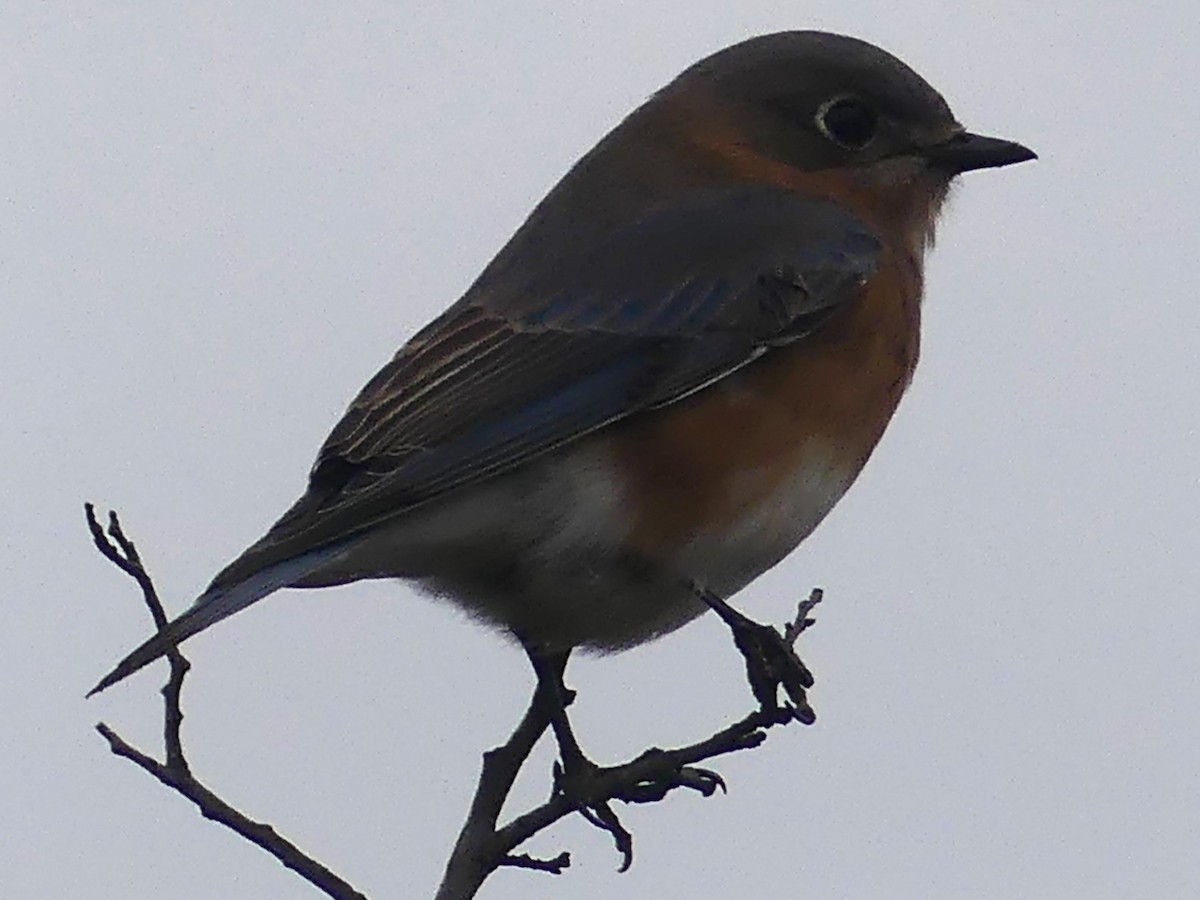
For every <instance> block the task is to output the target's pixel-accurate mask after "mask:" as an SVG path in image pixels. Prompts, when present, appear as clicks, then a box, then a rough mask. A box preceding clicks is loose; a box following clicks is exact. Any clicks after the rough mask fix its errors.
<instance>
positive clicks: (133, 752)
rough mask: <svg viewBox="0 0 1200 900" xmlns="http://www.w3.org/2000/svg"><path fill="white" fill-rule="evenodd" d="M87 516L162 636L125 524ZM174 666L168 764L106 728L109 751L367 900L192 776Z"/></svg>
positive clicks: (356, 899) (274, 851)
mask: <svg viewBox="0 0 1200 900" xmlns="http://www.w3.org/2000/svg"><path fill="white" fill-rule="evenodd" d="M84 511H85V513H86V515H87V522H88V528H89V529H90V531H91V533H92V540H93V541H94V542H95V544H96V547H97V549H99V551H100V552H101V553H102V554H104V556H105V558H107V559H108V560H110V561H111V562H112V563H113V564H114V565H116V566H117V568H119V569H120V570H121V571H122V572H124V573H125V574H126V575H128V576H129V577H130V578H132V579H133V580H134V581H136V582H137V583H138V586H139V587H141V589H142V597H143V599H144V600H145V603H146V606H147V608H148V609H149V610H150V615H151V616H153V617H154V623H155V625H156V626H157V627H158V629H159V630H162V628H164V627H165V626H166V624H167V617H166V614H165V612H164V611H163V607H162V603H161V601H160V600H159V599H158V592H157V591H156V590H155V588H154V582H153V581H152V580H151V578H150V575H149V573H147V571H146V568H145V566H144V565H143V564H142V560H141V557H140V556H139V555H138V552H137V548H136V547H135V546H134V544H133V542H132V541H131V540H129V539H128V538H127V537H126V536H125V534H124V532H123V531H122V530H121V523H120V520H119V519H118V518H117V514H116V513H115V512H110V513H109V514H108V531H107V533H105V530H104V529H103V528H102V527H101V525H100V523H99V522H98V521H97V519H96V510H95V508H94V507H93V506H92V504H90V503H87V504H85V505H84ZM167 659H168V660H169V661H170V664H171V675H170V678H169V679H168V681H167V683H166V685H165V686H164V687H163V689H162V695H163V707H164V711H163V736H164V742H165V744H166V762H165V763H164V762H159V761H158V760H156V759H154V757H152V756H148V755H146V754H145V753H142V752H141V751H140V750H138V749H137V748H136V747H134V746H132V745H131V744H129V743H127V742H126V741H125V740H124V739H123V738H122V737H121V736H120V735H119V734H117V733H116V732H115V731H114V730H113V729H112V728H110V727H109V726H108V725H106V724H105V723H104V722H100V723H98V724H97V725H96V730H97V731H98V732H100V734H101V735H102V736H103V737H104V739H105V740H106V741H108V746H109V749H110V750H111V751H112V752H113V753H114V754H116V755H117V756H120V757H123V758H124V759H128V760H129V761H130V762H132V763H134V764H135V765H137V766H138V767H140V768H141V769H144V770H145V771H146V772H149V773H150V774H151V775H153V776H154V777H155V778H157V779H158V780H159V781H160V782H162V783H163V784H165V785H166V786H167V787H169V788H171V789H172V790H174V791H176V792H177V793H179V794H182V795H183V796H184V797H186V798H187V799H189V800H191V801H192V802H193V803H194V804H196V806H197V808H198V809H199V810H200V813H201V815H203V816H204V817H205V818H206V819H211V820H212V821H214V822H219V823H220V824H222V825H224V826H226V827H227V828H230V829H232V830H233V831H235V832H237V833H238V834H240V835H241V836H242V837H244V838H245V839H246V840H248V841H250V842H251V843H253V844H255V845H256V846H258V847H261V848H262V849H263V850H266V851H267V852H268V853H270V854H271V855H272V856H274V857H275V858H276V859H277V860H279V862H281V863H283V865H285V866H286V867H287V868H289V869H291V870H292V871H293V872H295V873H296V874H297V875H299V876H300V877H301V878H303V879H305V880H306V881H308V882H309V883H310V884H312V885H313V886H314V887H316V888H318V889H319V890H321V891H324V892H325V894H327V895H328V896H330V897H333V898H335V900H366V895H364V894H361V893H359V892H358V891H356V890H355V889H354V888H353V887H351V886H350V885H349V884H348V883H346V882H345V881H344V880H342V879H341V878H339V877H338V876H337V875H335V874H334V873H333V872H331V871H329V869H327V868H325V866H323V865H321V864H320V863H319V862H317V861H316V860H315V859H313V858H312V857H310V856H308V855H307V854H305V853H304V852H303V851H302V850H300V848H299V847H297V846H296V845H295V844H293V843H292V842H291V841H289V840H287V839H286V838H284V837H283V836H281V835H280V834H279V833H278V832H277V831H275V829H274V828H272V827H271V826H270V825H267V824H266V823H263V822H256V821H254V820H253V819H250V818H248V817H247V816H245V815H244V814H242V813H241V812H240V811H239V810H237V809H235V808H234V807H232V806H230V805H229V804H228V803H226V802H225V801H224V800H222V799H221V798H220V797H218V796H217V795H216V794H214V793H213V792H212V791H210V790H209V789H208V788H207V787H205V786H204V785H203V784H201V783H200V782H199V781H197V780H196V778H195V777H194V776H193V775H192V773H191V769H190V768H189V766H188V763H187V759H186V757H185V756H184V752H183V742H182V740H181V739H180V726H181V725H182V723H183V711H182V707H181V705H180V693H181V691H182V689H183V679H184V676H185V675H187V672H188V669H189V668H190V663H189V662H188V661H187V660H186V659H185V658H184V656H183V654H181V653H180V652H179V650H178V649H172V650H171V651H169V652H168V653H167Z"/></svg>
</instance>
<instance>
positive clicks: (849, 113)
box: [817, 97, 879, 150]
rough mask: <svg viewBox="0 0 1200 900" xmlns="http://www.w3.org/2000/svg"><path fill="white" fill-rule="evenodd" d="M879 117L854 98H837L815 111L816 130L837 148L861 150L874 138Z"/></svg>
mask: <svg viewBox="0 0 1200 900" xmlns="http://www.w3.org/2000/svg"><path fill="white" fill-rule="evenodd" d="M878 123H879V117H878V116H877V115H876V114H875V110H873V109H871V107H869V106H867V104H865V103H863V102H862V101H861V100H857V99H855V98H854V97H837V98H835V99H833V100H830V101H828V102H826V103H824V104H822V105H821V108H820V109H819V110H817V128H819V129H820V130H821V134H823V135H825V137H827V138H829V139H830V140H831V141H833V142H834V143H835V144H837V145H838V146H839V147H843V148H845V149H846V150H861V149H862V148H863V147H865V146H867V144H869V143H871V138H873V137H875V126H876V125H877V124H878Z"/></svg>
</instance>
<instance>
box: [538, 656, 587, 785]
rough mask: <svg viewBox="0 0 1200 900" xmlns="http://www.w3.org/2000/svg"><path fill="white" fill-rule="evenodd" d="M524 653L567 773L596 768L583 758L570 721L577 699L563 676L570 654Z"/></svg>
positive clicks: (572, 773) (571, 773)
mask: <svg viewBox="0 0 1200 900" xmlns="http://www.w3.org/2000/svg"><path fill="white" fill-rule="evenodd" d="M525 652H526V653H528V654H529V661H530V663H532V664H533V671H534V674H536V675H537V682H538V683H537V692H538V694H539V696H540V697H541V702H542V703H543V704H545V710H546V714H547V716H549V718H550V727H551V728H553V729H554V737H555V739H556V740H557V741H558V752H559V756H560V757H561V758H562V767H563V771H564V773H566V774H568V775H574V774H575V773H582V772H584V771H586V770H588V769H594V768H596V765H595V763H593V762H592V761H591V760H589V759H588V758H587V757H586V756H584V754H583V750H582V749H580V747H579V741H578V740H576V739H575V732H574V731H572V730H571V722H570V720H569V719H568V718H567V707H568V706H570V705H571V703H572V702H574V700H575V692H574V691H572V690H571V689H569V688H568V687H567V686H566V684H565V683H564V682H563V673H564V672H565V671H566V669H567V658H568V657H569V656H570V653H571V651H570V650H561V651H553V652H551V651H544V650H539V649H537V648H534V647H530V646H528V645H527V646H526V647H525Z"/></svg>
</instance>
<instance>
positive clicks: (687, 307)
mask: <svg viewBox="0 0 1200 900" xmlns="http://www.w3.org/2000/svg"><path fill="white" fill-rule="evenodd" d="M536 237H537V236H536V234H535V238H536ZM553 243H554V248H553V252H549V251H547V252H543V251H542V247H541V246H540V242H539V240H537V239H532V240H531V239H529V237H528V235H527V234H525V235H524V238H523V233H518V235H517V237H516V238H514V240H513V241H512V242H510V244H509V246H508V247H506V248H505V250H504V251H502V252H501V254H500V255H499V256H498V257H497V259H496V260H495V261H494V262H493V263H492V265H490V266H489V267H488V269H487V270H486V271H485V272H484V274H483V275H482V276H481V277H480V279H479V281H477V282H476V283H475V284H474V285H473V286H472V287H471V289H470V290H469V291H468V292H467V293H466V295H465V296H464V297H463V298H462V299H461V300H460V301H459V302H458V303H456V304H455V305H454V306H452V307H451V308H450V309H448V310H447V311H446V312H445V313H444V314H443V315H442V316H441V317H439V318H438V319H437V320H435V321H434V322H433V323H431V324H430V325H429V326H428V327H426V328H425V329H424V330H422V331H421V332H419V333H418V334H417V335H416V336H415V337H414V338H413V339H412V340H411V341H410V342H409V343H408V344H406V345H405V346H404V347H403V348H402V349H401V350H400V351H399V353H397V355H396V356H395V358H394V359H393V360H392V361H391V362H389V363H388V364H387V365H386V366H385V367H384V368H383V370H382V371H380V372H379V373H378V374H377V375H376V376H375V377H374V378H373V379H372V380H371V381H370V383H368V384H367V386H366V387H365V388H364V389H363V390H362V392H361V393H360V394H359V395H358V397H357V398H356V399H355V400H354V402H353V403H352V404H351V405H350V408H349V409H348V410H347V412H346V414H345V416H344V417H343V418H342V420H341V421H340V422H339V423H338V424H337V426H336V427H335V428H334V430H333V433H332V434H331V435H330V436H329V439H328V440H327V441H326V443H325V445H324V446H323V447H322V449H321V451H320V454H319V455H318V458H317V462H316V464H315V465H314V467H313V471H312V474H311V476H310V481H309V488H308V491H307V493H306V494H305V495H304V496H303V497H302V498H301V499H300V500H299V501H298V502H297V503H296V504H295V506H293V507H292V509H291V510H289V511H288V512H287V513H286V514H285V515H284V516H283V517H282V518H281V519H280V520H279V522H278V523H276V525H275V526H274V527H273V528H272V529H271V530H270V532H268V533H267V535H266V536H264V537H263V538H262V539H261V540H260V541H259V542H258V543H256V544H254V545H253V546H252V547H250V548H249V549H248V550H247V551H246V552H245V553H243V554H242V556H240V557H239V558H238V559H237V560H235V561H234V562H233V563H232V564H230V565H229V566H228V567H227V568H226V569H225V570H224V571H222V572H221V573H220V574H219V575H218V576H217V577H216V579H214V581H213V584H212V585H211V586H210V587H209V589H208V590H207V591H206V592H205V593H204V594H203V595H202V596H201V597H200V598H199V599H198V600H197V601H196V603H195V605H194V606H193V607H192V608H191V609H190V610H188V611H187V612H186V613H184V614H183V615H182V616H181V617H180V618H179V619H177V620H175V621H174V622H172V623H171V625H169V626H168V628H167V629H165V630H164V631H162V632H160V633H159V634H158V635H157V636H156V637H155V638H152V639H151V640H150V641H147V642H146V644H144V645H143V646H142V647H139V648H138V649H137V650H135V651H134V653H132V654H130V656H129V657H127V658H126V659H125V660H124V661H123V662H122V663H121V664H120V665H119V666H118V667H117V668H116V669H115V670H114V671H113V673H111V674H110V675H109V676H108V677H106V678H105V679H104V681H102V682H101V684H100V685H99V686H98V687H97V690H99V689H102V688H103V687H105V686H107V685H108V684H111V683H113V682H114V681H117V680H120V679H121V678H122V677H124V676H125V675H127V674H129V673H130V672H133V671H135V670H136V669H138V668H140V667H141V666H142V665H144V664H145V663H147V662H149V661H150V660H152V659H154V658H156V657H157V656H159V655H161V654H162V653H163V652H165V651H166V649H168V648H169V647H170V646H173V645H174V644H176V643H178V642H179V641H181V640H183V639H184V638H185V637H188V636H189V635H191V634H195V633H196V632H198V631H200V630H202V629H204V628H206V627H208V626H209V625H211V624H213V623H214V622H216V621H219V620H220V619H223V618H225V617H226V616H229V615H232V614H233V613H234V612H237V611H238V610H239V609H243V608H245V607H246V606H249V605H250V604H251V603H253V602H255V601H256V600H258V599H260V598H261V597H263V596H266V595H267V594H269V593H271V592H273V591H275V590H277V589H278V588H280V587H285V586H287V585H289V584H294V583H296V582H298V581H300V580H302V579H303V578H304V577H305V576H306V575H308V574H309V573H311V572H313V571H315V570H316V569H318V568H320V567H321V566H322V565H324V564H326V563H327V562H329V561H330V560H332V559H335V558H336V557H337V555H338V553H339V552H340V551H341V547H342V546H343V545H344V544H345V542H347V541H348V540H350V539H352V538H354V537H356V536H358V535H360V534H361V533H362V532H363V531H365V530H367V529H369V528H371V527H373V526H375V525H377V524H379V523H380V522H382V521H384V520H387V519H389V518H391V517H394V516H397V515H400V514H403V513H404V512H405V511H406V510H409V509H412V508H413V507H415V506H417V505H419V504H422V503H425V502H428V501H429V500H431V499H434V498H436V497H438V496H440V495H442V494H445V493H446V492H448V491H453V490H456V489H458V488H461V487H463V486H464V485H467V484H470V483H472V482H477V481H479V480H482V479H486V478H490V477H493V476H495V475H497V474H500V473H502V472H505V471H507V470H509V469H512V468H513V467H515V466H518V465H520V464H522V463H523V462H526V461H528V460H530V459H531V458H533V457H536V456H538V455H540V454H543V453H546V452H548V451H549V450H551V449H553V448H555V447H559V446H561V445H563V444H566V443H568V442H570V441H574V440H577V439H578V438H580V437H581V436H583V435H586V434H589V433H591V432H593V431H595V430H597V429H599V428H602V427H604V426H605V425H607V424H609V423H611V422H614V421H616V420H618V419H621V418H624V417H626V416H630V415H633V414H635V413H637V412H639V411H642V410H646V409H649V408H653V407H656V406H661V405H663V404H668V403H671V402H674V401H675V400H678V399H679V398H681V397H684V396H686V395H688V394H690V393H692V392H694V391H696V390H698V389H700V388H702V387H703V386H705V385H706V384H709V383H711V382H712V381H714V380H716V379H719V378H721V377H722V376H724V375H727V374H728V373H730V372H732V371H734V370H736V369H738V368H740V367H741V366H743V365H746V364H747V363H748V362H750V361H751V360H753V359H755V358H756V357H757V356H760V355H762V354H763V353H766V352H770V349H771V348H772V347H773V346H777V345H780V344H783V343H787V342H792V341H796V340H801V339H803V337H804V335H806V334H808V333H810V332H811V331H812V330H814V329H816V328H819V327H820V324H821V323H822V322H823V321H824V320H825V319H826V318H827V317H828V316H829V315H831V314H832V313H833V312H834V311H835V310H836V309H837V308H838V307H839V306H841V305H843V304H844V303H846V302H847V301H849V300H850V299H852V298H853V297H854V296H856V294H857V293H858V290H859V288H860V286H861V285H862V283H863V282H864V281H865V280H866V279H867V278H868V277H869V276H870V275H871V274H872V272H874V270H875V267H876V265H877V262H878V256H879V252H880V245H879V242H878V240H877V239H876V237H875V236H874V234H872V233H871V231H870V230H869V229H868V228H867V227H866V226H865V225H864V224H863V223H862V222H860V221H859V220H857V219H856V218H854V217H853V216H852V215H850V214H849V213H848V212H846V211H845V210H844V209H842V208H840V207H838V206H835V205H833V204H831V203H827V202H824V201H820V200H814V199H808V198H803V197H800V196H797V195H795V194H793V193H791V192H787V191H782V190H778V189H774V188H769V187H751V188H746V187H741V188H732V189H722V190H711V191H698V192H692V193H691V194H689V196H688V197H687V198H686V199H685V200H682V201H678V202H673V203H671V204H668V205H664V206H662V207H659V208H656V209H653V210H651V211H650V212H649V213H647V214H646V215H644V216H643V217H642V218H640V219H639V220H637V221H635V222H632V223H630V224H628V225H626V226H624V227H622V228H619V229H616V230H614V231H613V232H612V233H611V234H609V235H608V236H607V238H606V239H604V240H600V241H595V240H592V241H581V242H579V243H578V244H577V245H573V244H572V243H571V241H570V240H569V239H567V240H560V241H555V242H553Z"/></svg>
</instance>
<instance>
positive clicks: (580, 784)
mask: <svg viewBox="0 0 1200 900" xmlns="http://www.w3.org/2000/svg"><path fill="white" fill-rule="evenodd" d="M571 757H572V758H571V761H570V763H569V764H568V763H566V762H556V763H555V764H554V789H555V792H556V793H559V794H561V795H562V796H563V797H564V798H565V799H566V800H567V801H568V802H569V803H570V804H571V805H572V806H573V807H574V808H575V810H576V811H577V812H578V813H579V814H580V815H582V816H583V817H584V818H585V819H587V820H588V822H590V823H591V824H592V825H594V826H596V827H597V828H599V829H600V830H602V831H606V832H608V834H609V835H610V836H611V837H612V839H613V843H614V844H615V845H616V848H617V852H618V853H620V854H621V866H620V871H622V872H624V871H626V870H627V869H628V868H629V866H630V865H631V864H632V863H633V835H632V834H630V832H629V830H628V829H627V828H625V826H624V825H623V824H621V820H620V818H619V817H618V816H617V814H616V812H615V811H614V810H613V808H612V801H613V800H620V801H623V802H625V803H655V802H657V801H659V800H662V799H663V798H664V797H665V796H666V795H667V794H669V793H670V792H671V791H673V790H675V789H676V788H687V789H689V790H693V791H696V792H697V793H699V794H703V795H704V796H705V797H711V796H712V795H713V794H714V793H716V791H717V789H718V788H719V789H721V790H722V791H724V790H725V789H726V788H725V781H724V779H722V778H721V776H720V775H718V774H717V773H716V772H714V771H713V770H712V769H706V768H703V767H700V766H686V765H683V764H681V763H679V762H677V761H676V760H675V759H674V758H673V756H672V754H671V753H669V752H668V751H665V750H658V749H651V750H647V751H646V752H645V753H643V754H642V755H641V756H639V757H638V758H637V759H635V760H633V761H632V762H629V763H626V764H624V765H620V766H613V767H611V768H605V767H603V766H598V765H596V764H595V763H593V762H592V761H591V760H589V759H588V758H587V757H585V756H583V755H582V754H579V755H575V754H571Z"/></svg>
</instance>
